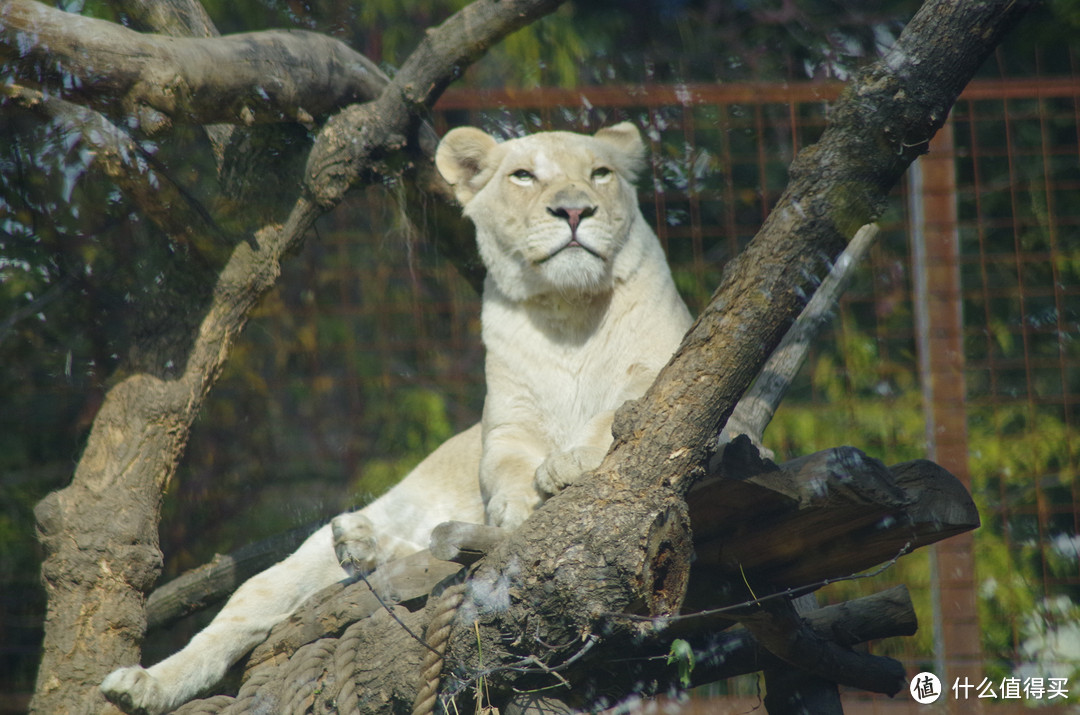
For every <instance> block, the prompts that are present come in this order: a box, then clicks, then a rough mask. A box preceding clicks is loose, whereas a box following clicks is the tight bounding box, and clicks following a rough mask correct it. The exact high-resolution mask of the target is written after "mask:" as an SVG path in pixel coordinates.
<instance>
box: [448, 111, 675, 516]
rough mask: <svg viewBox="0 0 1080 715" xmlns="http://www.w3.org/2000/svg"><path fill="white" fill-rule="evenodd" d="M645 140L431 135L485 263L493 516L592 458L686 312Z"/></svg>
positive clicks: (622, 129) (671, 344) (632, 134)
mask: <svg viewBox="0 0 1080 715" xmlns="http://www.w3.org/2000/svg"><path fill="white" fill-rule="evenodd" d="M643 153H644V147H643V145H642V142H641V137H640V135H639V134H638V131H637V129H635V128H634V127H633V126H631V125H629V124H620V125H617V126H615V127H612V128H610V129H605V130H601V131H600V132H598V133H597V134H596V135H594V136H591V137H590V136H583V135H580V134H571V133H566V132H552V133H546V134H534V135H532V136H527V137H522V138H520V139H514V140H511V141H507V142H504V143H502V144H497V143H496V142H495V141H494V140H493V139H491V138H490V137H488V136H487V135H486V134H484V133H483V132H480V131H479V130H477V129H472V128H462V129H456V130H454V131H452V132H450V133H449V134H447V136H446V137H445V138H444V139H443V141H442V143H441V144H440V145H439V151H438V154H437V156H436V161H437V163H438V167H439V170H440V171H441V172H442V173H443V175H444V176H445V177H446V178H447V180H448V181H450V182H451V183H452V184H453V185H454V189H455V191H456V192H457V195H458V198H459V200H461V202H462V203H463V204H464V206H465V215H466V216H468V217H469V218H471V219H472V220H473V223H474V224H475V225H476V239H477V245H478V246H479V249H480V254H481V256H482V257H483V259H484V263H485V265H486V266H487V269H488V275H487V279H486V282H485V284H484V301H483V313H482V325H483V337H484V345H485V347H486V348H487V360H486V364H485V368H484V371H485V376H486V379H487V389H488V393H487V399H486V400H485V402H484V416H483V420H482V424H483V430H484V445H483V455H482V457H481V460H480V488H481V490H482V493H483V496H484V502H485V504H486V506H487V518H488V521H489V523H492V524H494V525H496V526H505V527H510V528H514V527H517V526H518V525H519V524H521V522H523V521H524V520H525V519H526V518H527V517H528V515H529V514H531V513H532V511H533V509H535V508H536V507H537V506H538V505H539V504H540V503H542V502H543V500H544V499H545V498H546V497H547V496H549V495H551V494H552V493H554V492H556V491H558V490H559V489H561V488H563V487H565V486H566V485H567V484H569V483H570V482H572V481H574V480H575V479H576V478H577V477H578V476H579V475H580V474H581V473H582V472H585V471H589V470H591V469H594V468H596V467H597V466H598V465H599V463H600V461H601V459H602V458H603V456H604V454H606V452H607V450H608V447H609V446H610V444H611V422H612V418H613V416H614V411H615V409H616V408H617V407H618V406H619V405H621V404H622V403H623V402H625V401H626V400H628V399H632V398H636V397H639V396H641V394H643V393H644V391H645V390H646V389H647V388H648V386H649V385H650V384H652V381H653V379H654V378H655V377H656V374H657V372H659V370H660V368H661V367H663V366H664V364H665V363H667V361H668V360H669V359H670V358H671V355H672V353H673V352H674V351H675V348H676V347H677V346H678V344H679V342H680V341H681V340H682V337H683V334H684V333H685V332H686V330H687V328H688V327H689V325H690V314H689V312H688V311H687V310H686V306H685V305H684V304H683V302H682V299H681V298H680V297H679V295H678V293H677V291H676V290H675V285H674V282H673V281H672V279H671V272H670V270H669V269H668V266H667V262H666V261H665V260H664V254H663V251H662V249H661V247H660V243H659V241H657V239H656V235H655V234H654V233H653V231H652V229H651V228H649V226H648V224H646V223H645V220H644V218H643V217H642V215H641V211H640V209H639V208H638V204H637V198H636V196H635V193H634V188H633V181H634V178H635V177H634V172H635V171H636V169H637V167H638V166H639V165H640V164H641V159H642V155H643ZM568 207H569V208H573V209H578V210H583V211H584V212H585V213H583V214H582V216H583V218H581V221H580V224H579V225H578V227H577V232H576V236H572V231H571V227H570V224H569V222H568V221H567V220H566V219H565V218H563V217H560V216H558V215H557V214H558V213H559V209H561V208H568ZM586 214H587V215H586ZM572 238H574V239H576V240H577V242H578V243H579V244H580V245H581V247H575V246H573V245H572V244H571V243H570V241H571V240H572Z"/></svg>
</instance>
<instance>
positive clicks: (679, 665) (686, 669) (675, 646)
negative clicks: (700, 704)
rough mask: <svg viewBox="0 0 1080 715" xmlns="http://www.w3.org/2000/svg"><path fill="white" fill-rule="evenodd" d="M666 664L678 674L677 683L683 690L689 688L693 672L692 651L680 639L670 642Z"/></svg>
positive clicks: (687, 644) (688, 645)
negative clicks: (673, 667) (671, 666)
mask: <svg viewBox="0 0 1080 715" xmlns="http://www.w3.org/2000/svg"><path fill="white" fill-rule="evenodd" d="M667 664H668V665H674V666H675V667H676V669H677V670H678V672H679V682H680V683H682V686H683V687H684V688H689V687H690V675H691V674H692V673H693V672H694V664H695V661H694V649H693V648H692V647H691V646H690V644H689V643H687V642H686V641H684V640H683V639H682V638H676V639H675V640H673V641H672V642H671V649H670V650H668V657H667Z"/></svg>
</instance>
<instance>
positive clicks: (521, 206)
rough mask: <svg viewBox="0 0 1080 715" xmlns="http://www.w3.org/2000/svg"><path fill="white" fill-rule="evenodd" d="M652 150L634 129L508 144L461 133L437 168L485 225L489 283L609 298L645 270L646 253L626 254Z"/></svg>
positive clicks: (479, 225) (518, 295)
mask: <svg viewBox="0 0 1080 715" xmlns="http://www.w3.org/2000/svg"><path fill="white" fill-rule="evenodd" d="M644 151H645V148H644V145H643V144H642V141H641V135H640V133H639V132H638V130H637V129H636V128H635V127H634V126H633V125H632V124H629V123H625V122H624V123H622V124H617V125H615V126H613V127H610V128H608V129H601V130H600V131H598V132H597V133H596V134H594V135H592V136H588V135H583V134H574V133H571V132H544V133H540V134H533V135H530V136H526V137H521V138H519V139H511V140H509V141H505V142H502V143H499V142H497V141H496V140H495V139H494V138H493V137H491V136H490V135H488V134H486V133H484V132H482V131H481V130H479V129H475V128H472V127H461V128H458V129H454V130H452V131H450V132H449V133H448V134H447V135H446V136H445V137H444V138H443V140H442V142H441V143H440V144H439V149H438V152H437V153H436V157H435V163H436V166H437V167H438V169H439V172H440V173H441V174H442V175H443V178H445V179H446V180H447V181H448V182H449V183H450V184H451V185H452V186H453V187H454V192H455V194H456V195H457V198H458V200H459V201H460V202H461V203H462V205H463V206H464V207H465V215H466V216H468V217H469V218H470V219H472V221H473V223H474V224H475V225H476V239H477V244H478V246H479V249H480V255H481V257H482V258H483V259H484V263H485V264H486V266H487V268H488V275H489V277H490V278H491V279H492V280H494V281H495V284H496V285H497V286H498V288H499V289H500V290H501V291H502V292H503V293H504V294H506V295H507V296H508V297H509V298H511V299H512V300H526V299H528V298H532V297H535V296H538V295H544V294H549V293H559V294H562V295H564V296H571V297H572V296H574V295H593V294H597V293H601V292H604V291H609V290H611V289H612V287H613V285H614V282H615V281H616V280H618V279H619V278H620V277H622V276H623V275H626V274H628V273H629V272H631V271H633V270H634V269H635V268H636V267H637V264H638V263H639V262H640V260H641V255H640V254H641V250H640V249H639V250H637V251H633V250H626V251H624V250H623V249H624V248H626V247H627V244H628V243H630V242H631V240H630V239H631V238H632V235H633V228H634V224H635V223H643V222H642V218H641V212H640V210H639V209H638V204H637V197H636V195H635V192H634V188H633V182H634V178H635V175H636V173H637V171H638V169H639V167H640V165H641V163H642V160H643V157H644ZM649 235H651V232H649Z"/></svg>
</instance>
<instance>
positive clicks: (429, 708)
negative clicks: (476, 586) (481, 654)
mask: <svg viewBox="0 0 1080 715" xmlns="http://www.w3.org/2000/svg"><path fill="white" fill-rule="evenodd" d="M465 586H466V584H463V583H461V584H456V585H454V586H449V587H448V588H447V589H446V590H445V591H443V594H442V596H440V597H439V602H438V604H437V605H436V607H435V613H434V614H433V615H432V618H431V622H430V623H428V626H427V628H426V629H425V630H424V640H425V641H427V644H428V646H429V648H430V649H429V650H427V651H425V652H424V661H423V663H422V665H421V670H420V677H421V681H420V689H419V690H418V691H417V693H416V700H414V701H413V709H412V715H432V713H434V712H435V703H436V702H437V700H438V697H439V683H440V681H441V676H442V667H443V657H444V656H445V655H446V647H447V645H448V644H449V643H450V631H451V630H452V628H453V625H454V618H455V617H456V616H457V610H458V607H459V606H460V605H461V602H462V601H463V600H465Z"/></svg>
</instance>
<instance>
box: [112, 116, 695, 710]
mask: <svg viewBox="0 0 1080 715" xmlns="http://www.w3.org/2000/svg"><path fill="white" fill-rule="evenodd" d="M643 154H644V147H643V145H642V142H641V137H640V135H639V133H638V131H637V129H635V128H634V127H632V126H631V125H629V124H620V125H617V126H615V127H612V128H610V129H605V130H601V131H600V132H598V133H597V134H596V135H594V136H583V135H580V134H571V133H566V132H551V133H542V134H535V135H532V136H528V137H523V138H520V139H514V140H511V141H507V142H504V143H501V144H499V143H497V142H496V141H495V140H494V139H492V138H491V137H490V136H488V135H487V134H484V133H483V132H481V131H480V130H477V129H472V128H462V129H456V130H454V131H452V132H450V133H449V134H448V135H447V136H446V137H445V138H444V140H443V142H442V143H441V144H440V145H439V150H438V155H437V157H436V162H437V164H438V168H439V170H440V172H442V174H443V176H445V177H446V179H447V181H449V182H450V183H451V184H453V185H454V189H455V192H456V193H457V196H458V198H459V200H460V201H461V203H462V204H463V205H464V207H465V215H466V216H468V217H469V218H471V219H472V221H473V223H474V224H475V225H476V232H477V243H478V246H479V249H480V254H481V256H482V257H483V259H484V262H485V264H486V266H487V269H488V277H487V280H486V283H485V285H484V297H483V307H482V326H483V339H484V345H485V346H486V348H487V359H486V365H485V375H486V380H487V390H488V392H487V398H486V400H485V403H484V415H483V420H482V429H481V426H480V425H477V426H474V427H473V428H471V429H469V430H466V431H465V432H463V433H461V434H459V435H457V436H455V437H453V438H451V439H450V440H448V441H447V442H446V443H445V444H443V445H442V446H441V447H439V449H437V450H436V451H435V452H433V453H432V454H431V456H429V457H428V458H427V459H425V460H424V461H423V462H422V463H421V464H420V465H419V466H417V467H416V469H415V470H413V471H412V472H411V473H410V474H409V475H408V476H406V477H405V478H404V479H403V480H402V481H401V483H400V484H398V485H397V486H396V487H394V488H393V489H392V490H390V491H389V492H387V494H385V495H384V496H382V497H381V498H379V499H378V500H376V501H375V502H374V503H372V504H370V505H369V506H367V507H365V508H364V509H362V510H360V511H358V512H355V513H351V514H343V515H341V516H338V517H336V518H335V519H334V520H333V521H332V522H331V524H328V525H327V526H325V527H323V528H322V529H320V530H319V531H317V532H315V533H314V534H313V535H312V536H311V537H310V538H308V539H307V541H305V542H304V543H303V545H301V546H300V548H299V549H298V550H297V551H296V552H295V553H294V554H292V555H291V556H289V557H288V558H286V559H285V560H284V561H282V562H281V563H279V564H277V565H275V566H273V567H271V568H270V569H268V570H267V571H265V572H263V573H261V574H259V575H257V576H255V577H253V578H252V579H250V580H249V581H247V582H246V583H244V584H243V585H242V586H241V587H240V588H239V589H238V590H237V591H236V593H235V594H234V595H233V597H232V598H231V599H229V602H228V603H227V604H226V605H225V607H224V608H223V609H222V611H221V613H219V614H218V616H217V617H216V618H215V619H214V620H213V622H211V624H210V625H209V626H207V628H206V629H205V630H203V631H202V632H201V633H199V634H198V635H196V636H195V637H194V638H193V639H192V640H191V642H190V643H189V644H188V645H187V646H186V647H185V648H184V649H183V650H181V651H179V652H178V653H176V654H175V655H173V656H170V657H169V658H167V659H165V660H164V661H162V662H161V663H158V664H157V665H155V666H153V667H151V668H146V669H144V668H141V667H139V666H134V667H129V668H121V669H119V670H117V671H115V672H113V673H112V674H110V675H109V676H108V677H107V678H106V679H105V681H104V682H103V683H102V686H101V688H102V691H103V692H104V693H105V695H106V697H108V699H109V700H111V701H112V702H114V703H116V704H118V705H120V706H121V707H122V708H123V709H125V710H127V711H128V712H133V713H134V712H138V713H146V714H147V715H157V714H158V713H162V712H166V711H168V710H171V709H173V708H175V707H177V706H179V705H180V704H182V703H184V702H186V701H188V700H190V699H191V698H193V697H195V696H196V695H198V694H199V693H201V692H203V691H204V690H206V689H207V688H210V687H212V686H213V685H214V684H215V683H217V682H218V681H219V680H220V679H221V677H222V676H223V675H224V673H225V671H226V670H227V669H228V667H229V666H231V665H232V664H233V663H235V662H236V661H237V660H238V659H239V658H240V657H242V656H243V655H244V653H246V652H247V651H249V650H250V649H251V648H252V647H254V646H255V645H256V644H258V643H259V642H260V641H262V640H263V639H264V638H265V637H266V635H267V633H268V632H269V631H270V629H271V628H272V627H273V626H274V625H275V624H277V623H278V622H280V621H282V620H284V619H285V618H287V617H288V616H289V614H291V613H292V612H293V610H295V609H296V608H297V607H298V606H299V605H300V604H301V603H302V602H303V601H304V600H305V599H306V598H308V597H309V596H310V595H312V594H314V593H315V592H317V591H318V590H320V589H322V588H324V587H326V586H329V585H331V584H333V583H335V582H336V581H339V580H341V579H342V578H345V577H346V576H347V575H348V574H349V573H350V572H353V571H356V570H360V571H368V570H371V569H372V568H375V567H376V566H377V565H378V564H380V563H382V562H384V561H386V560H388V559H392V558H397V557H400V556H404V555H406V554H409V553H413V552H415V551H418V550H420V549H422V548H426V546H427V542H428V539H429V536H430V533H431V530H432V529H433V528H434V527H435V526H436V525H438V524H440V523H442V522H444V521H451V520H456V521H469V522H479V521H480V520H481V519H483V518H485V515H486V518H487V521H488V522H489V523H491V524H495V525H498V526H503V527H508V528H514V527H517V526H518V525H520V524H521V523H522V522H523V521H524V520H525V519H526V518H527V517H528V515H529V514H530V513H532V511H533V509H535V508H536V507H537V506H538V505H539V504H540V503H542V501H543V500H544V499H545V498H547V496H550V495H551V494H553V493H555V492H557V491H558V490H560V489H562V488H563V487H565V486H566V485H567V484H569V483H571V482H573V481H574V480H575V479H577V478H578V477H579V476H580V475H581V474H582V473H583V472H586V471H589V470H591V469H594V468H595V467H596V466H598V465H599V463H600V461H601V459H602V458H603V456H604V454H605V453H606V452H607V450H608V447H609V446H610V444H611V422H612V418H613V415H614V410H615V409H616V408H617V407H618V406H619V405H621V404H622V403H623V402H624V401H625V400H627V399H631V398H636V397H639V396H640V395H641V394H643V393H644V391H645V390H646V389H647V388H648V386H649V385H650V384H651V383H652V381H653V379H654V378H655V377H656V373H657V372H658V371H659V370H660V368H661V367H663V365H664V364H665V363H666V362H667V361H668V359H669V358H670V357H671V355H672V353H673V352H674V350H675V348H676V347H677V346H678V344H679V341H680V340H681V339H682V336H683V334H684V333H685V332H686V329H687V328H688V327H689V324H690V315H689V313H688V312H687V310H686V306H685V305H684V304H683V302H682V300H681V299H680V298H679V296H678V294H677V292H676V291H675V286H674V283H673V282H672V279H671V274H670V271H669V270H668V267H667V263H666V262H665V260H664V255H663V251H662V250H661V247H660V244H659V242H658V241H657V239H656V236H655V234H654V233H653V232H652V230H651V229H650V228H649V227H648V225H646V223H645V221H644V219H643V218H642V216H641V212H640V210H639V209H638V205H637V199H636V197H635V194H634V189H633V185H632V184H633V180H634V174H635V172H636V171H637V169H638V167H639V166H640V165H641V162H642V157H643ZM559 210H568V211H567V212H566V213H564V215H562V216H560V215H558V213H559ZM571 213H576V214H577V216H578V224H577V230H576V234H573V232H572V231H571V227H570V220H569V219H568V216H569V215H570V214H571ZM572 238H573V239H575V240H576V243H577V245H574V244H572V243H571V240H572ZM477 476H479V479H477ZM342 564H344V566H342Z"/></svg>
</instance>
